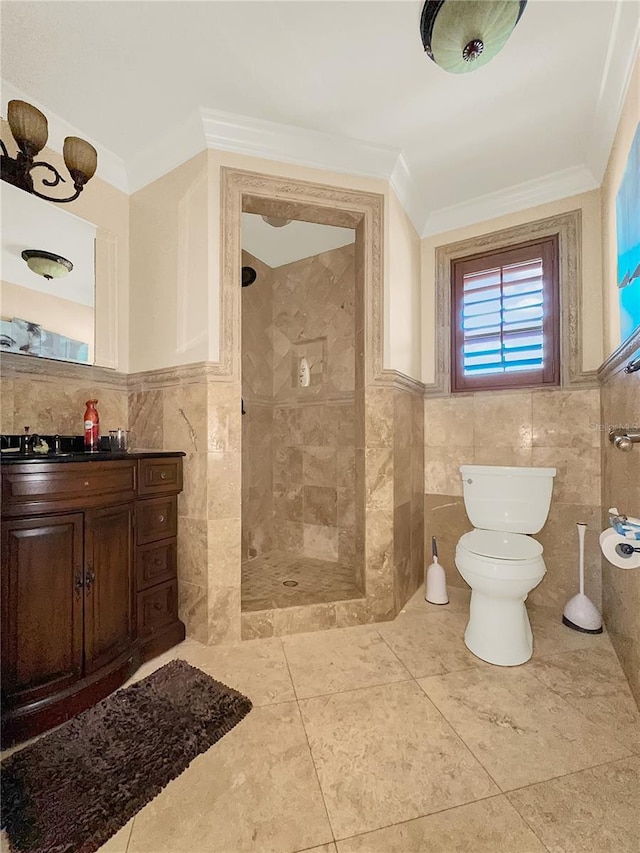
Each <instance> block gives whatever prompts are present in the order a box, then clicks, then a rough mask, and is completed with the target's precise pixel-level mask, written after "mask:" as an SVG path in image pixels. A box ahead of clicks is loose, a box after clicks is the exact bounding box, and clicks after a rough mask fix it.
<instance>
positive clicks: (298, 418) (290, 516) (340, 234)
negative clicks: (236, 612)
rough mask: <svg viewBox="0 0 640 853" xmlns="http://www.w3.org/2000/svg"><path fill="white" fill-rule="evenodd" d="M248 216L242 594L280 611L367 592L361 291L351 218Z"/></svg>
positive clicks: (251, 604)
mask: <svg viewBox="0 0 640 853" xmlns="http://www.w3.org/2000/svg"><path fill="white" fill-rule="evenodd" d="M242 218H243V252H242V265H243V267H244V266H250V267H251V268H252V269H254V270H255V271H256V278H255V280H254V281H253V282H252V284H251V286H250V287H248V286H245V287H243V289H242V294H241V324H242V396H243V400H244V405H245V411H246V414H245V415H244V416H243V418H242V586H241V599H242V611H243V614H244V613H253V614H254V615H255V617H256V620H260V619H261V618H264V619H265V620H267V621H269V620H271V622H273V620H274V618H275V619H276V620H277V618H278V617H277V616H275V617H274V614H275V613H277V612H280V613H281V611H287V610H288V609H289V608H299V607H303V608H304V607H310V606H312V605H320V604H325V603H331V602H340V601H347V602H349V601H353V600H354V599H363V598H364V577H363V575H364V549H363V536H364V534H363V530H362V527H363V524H364V510H363V507H364V484H363V469H364V465H363V461H362V456H363V453H362V452H361V454H360V457H361V458H360V463H359V462H358V451H357V448H358V438H359V437H361V436H362V433H363V429H362V428H361V425H362V424H363V423H364V413H363V394H362V393H360V394H358V393H357V385H358V379H360V381H361V377H362V376H363V369H362V365H358V364H357V358H358V356H357V354H358V353H362V352H363V350H364V347H363V342H362V340H361V337H362V328H363V322H362V318H361V317H358V316H357V313H358V311H360V312H361V311H362V300H361V299H358V298H357V294H356V272H355V265H356V244H355V236H356V235H355V231H354V230H353V229H349V228H338V227H333V226H330V225H318V224H314V223H308V222H301V221H296V220H295V219H294V220H293V221H290V222H289V223H288V224H287V226H286V227H282V226H278V227H271V226H270V225H269V223H268V222H266V221H265V220H264V218H263V217H262V216H260V215H258V214H257V213H256V214H248V213H244V214H243V217H242ZM359 336H360V340H359ZM361 357H362V356H361ZM358 507H360V508H361V510H360V511H359V510H358ZM281 615H282V613H281Z"/></svg>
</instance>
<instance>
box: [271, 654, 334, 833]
mask: <svg viewBox="0 0 640 853" xmlns="http://www.w3.org/2000/svg"><path fill="white" fill-rule="evenodd" d="M280 645H281V647H282V656H283V657H284V662H285V663H286V665H287V671H288V673H289V678H290V679H291V686H292V687H293V695H294V696H295V703H296V708H297V709H298V716H299V718H300V724H301V725H302V731H303V732H304V739H305V741H306V743H307V749H308V750H309V758H310V759H311V766H312V767H313V772H314V773H315V777H316V782H317V783H318V790H319V791H320V797H321V799H322V805H323V806H324V813H325V814H326V816H327V824H328V826H329V831H330V832H331V838H332V841H333V844H334V846H335V843H336V834H335V832H334V830H333V824H332V823H331V818H330V817H329V809H328V808H327V802H326V800H325V798H324V791H323V790H322V784H321V782H320V776H319V774H318V768H317V767H316V762H315V760H314V758H313V752H312V750H311V744H310V743H309V734H308V732H307V727H306V726H305V724H304V717H303V715H302V709H301V708H300V699H299V698H298V691H297V690H296V685H295V681H294V680H293V674H292V673H291V667H290V666H289V659H288V658H287V650H286V648H285V644H284V643H283V642H282V638H280ZM316 846H318V845H316Z"/></svg>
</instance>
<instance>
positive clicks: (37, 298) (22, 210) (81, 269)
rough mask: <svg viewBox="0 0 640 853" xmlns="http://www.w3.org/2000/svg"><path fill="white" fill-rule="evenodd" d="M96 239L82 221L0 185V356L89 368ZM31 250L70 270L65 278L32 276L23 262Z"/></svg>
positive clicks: (93, 334) (35, 274)
mask: <svg viewBox="0 0 640 853" xmlns="http://www.w3.org/2000/svg"><path fill="white" fill-rule="evenodd" d="M95 237H96V227H95V226H94V225H92V224H91V223H89V222H86V221H85V220H84V219H80V218H79V217H77V216H74V215H73V214H72V213H69V212H68V211H66V210H64V209H63V208H60V207H56V206H55V205H52V204H43V203H42V201H40V200H38V199H37V198H35V197H34V196H32V195H29V194H27V193H25V192H23V191H22V190H19V189H17V188H15V187H12V186H10V185H8V184H3V185H2V268H1V273H2V275H1V279H2V281H1V284H0V351H1V352H15V353H20V354H23V355H27V356H40V357H43V358H54V359H58V360H62V361H75V362H80V363H85V364H93V362H94V339H95V331H94V329H95V317H94V305H95V262H94V255H95ZM33 249H38V250H40V251H41V252H44V253H48V254H50V255H51V256H56V257H59V258H62V259H67V258H68V259H70V261H71V266H72V269H71V270H68V274H67V275H65V276H64V278H51V279H48V278H46V277H44V276H43V274H41V273H40V274H38V273H36V272H34V271H33V270H32V269H30V268H29V266H27V264H26V263H25V261H24V259H23V252H25V251H27V252H28V251H29V250H33ZM67 269H68V268H67Z"/></svg>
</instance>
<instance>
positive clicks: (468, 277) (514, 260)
mask: <svg viewBox="0 0 640 853" xmlns="http://www.w3.org/2000/svg"><path fill="white" fill-rule="evenodd" d="M559 313H560V312H559V306H558V252H557V237H549V238H546V239H544V240H541V241H539V242H536V243H529V244H527V245H521V246H515V247H510V248H508V249H504V250H502V251H499V252H491V253H490V254H485V255H475V256H473V257H470V258H460V259H458V260H457V261H454V262H453V264H452V382H451V385H452V390H453V391H482V390H488V389H499V388H520V387H528V386H540V385H558V384H559V382H560V358H559V338H560V336H559V328H558V327H559Z"/></svg>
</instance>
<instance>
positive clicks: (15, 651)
mask: <svg viewBox="0 0 640 853" xmlns="http://www.w3.org/2000/svg"><path fill="white" fill-rule="evenodd" d="M82 521H83V517H82V513H74V514H72V515H50V516H42V517H40V518H31V519H22V520H10V521H4V522H3V523H2V543H1V544H2V693H3V705H4V706H5V708H7V707H13V706H16V705H23V704H26V703H29V702H37V701H39V700H41V699H45V698H46V697H47V696H50V695H52V694H55V693H59V692H60V691H62V690H64V689H65V688H66V687H68V686H69V685H71V684H73V683H74V682H75V681H77V680H78V679H79V678H80V677H81V675H82V601H83V589H82V583H83V577H82V564H83V525H82Z"/></svg>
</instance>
